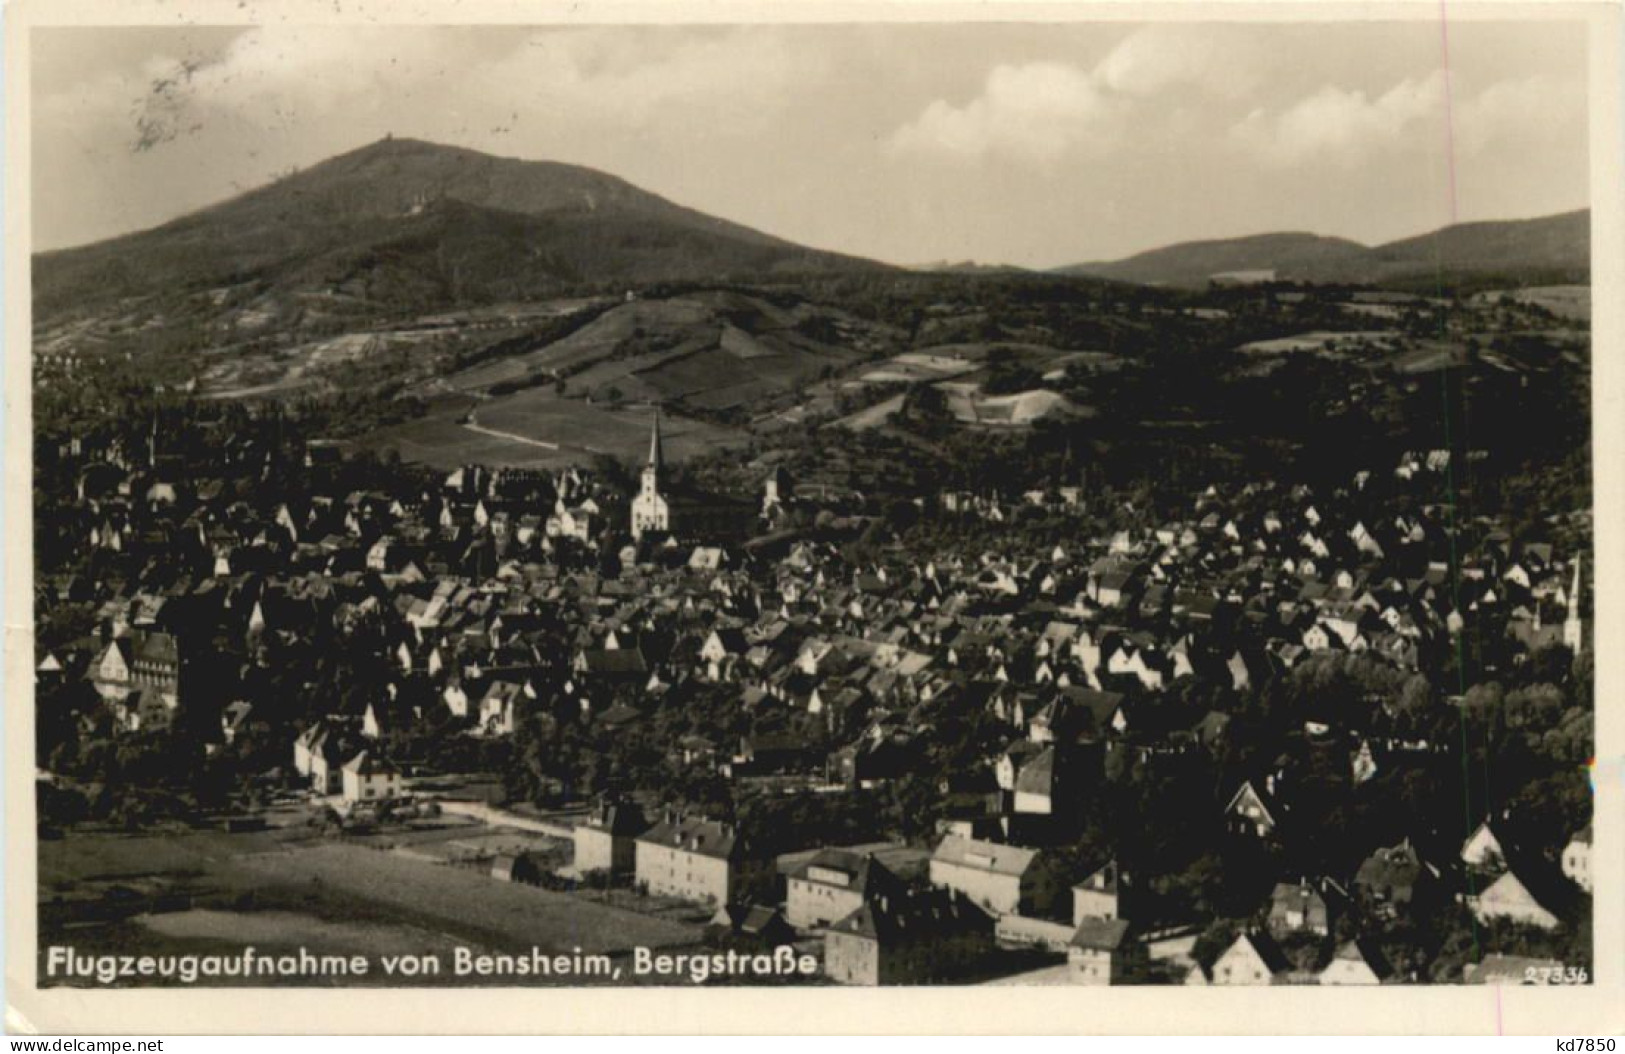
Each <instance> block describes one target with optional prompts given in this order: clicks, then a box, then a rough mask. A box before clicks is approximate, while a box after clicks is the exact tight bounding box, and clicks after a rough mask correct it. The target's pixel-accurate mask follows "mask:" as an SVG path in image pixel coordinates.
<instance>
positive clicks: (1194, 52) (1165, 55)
mask: <svg viewBox="0 0 1625 1054" xmlns="http://www.w3.org/2000/svg"><path fill="white" fill-rule="evenodd" d="M1261 57H1262V56H1260V55H1259V54H1258V49H1257V47H1256V46H1255V45H1254V44H1253V43H1252V42H1251V41H1250V40H1248V39H1246V38H1243V37H1241V36H1238V35H1237V34H1236V33H1235V32H1234V31H1233V30H1232V29H1230V28H1229V27H1224V26H1150V27H1148V28H1146V29H1142V30H1139V31H1138V32H1135V33H1133V34H1130V35H1129V36H1128V37H1126V38H1124V39H1123V41H1122V42H1121V43H1119V44H1118V45H1117V47H1115V48H1113V49H1112V51H1111V52H1110V53H1109V54H1108V55H1107V56H1106V57H1105V58H1104V59H1103V60H1101V63H1100V65H1099V66H1097V67H1096V68H1095V78H1096V80H1097V81H1099V82H1100V83H1101V84H1102V85H1104V86H1105V87H1107V88H1109V89H1111V90H1112V91H1114V92H1120V93H1122V94H1125V95H1138V96H1144V95H1155V94H1157V93H1159V92H1163V91H1167V90H1168V89H1171V88H1176V87H1180V86H1183V85H1199V86H1200V87H1202V88H1203V89H1204V90H1206V91H1210V92H1218V93H1220V94H1225V95H1235V94H1241V93H1243V92H1245V91H1247V90H1248V89H1249V88H1251V87H1252V86H1253V85H1254V84H1255V83H1256V82H1257V79H1258V70H1259V69H1260V68H1261V67H1262V62H1260V61H1259V60H1260V58H1261Z"/></svg>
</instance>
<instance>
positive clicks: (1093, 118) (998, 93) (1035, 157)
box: [891, 62, 1116, 162]
mask: <svg viewBox="0 0 1625 1054" xmlns="http://www.w3.org/2000/svg"><path fill="white" fill-rule="evenodd" d="M1115 112H1116V111H1115V107H1114V106H1113V104H1112V101H1111V100H1110V99H1109V98H1107V97H1106V95H1105V94H1103V93H1102V92H1101V91H1100V89H1099V87H1098V86H1097V85H1096V83H1095V80H1094V78H1093V77H1091V76H1090V75H1089V74H1088V73H1086V72H1084V71H1082V70H1079V69H1078V68H1076V67H1074V66H1067V65H1064V64H1062V63H1056V62H1033V63H1028V64H1026V65H1021V66H995V67H994V68H993V71H992V72H991V73H989V74H988V76H987V82H986V84H985V85H984V86H983V88H982V93H981V94H980V95H978V96H977V97H976V98H974V99H972V100H971V101H970V102H968V103H966V104H965V105H964V106H954V105H952V104H950V103H948V102H946V101H945V100H942V99H938V100H936V101H935V102H932V103H931V104H930V105H929V106H927V107H926V108H925V110H924V111H923V112H921V113H920V115H919V116H918V117H916V118H915V119H914V120H913V121H910V122H909V123H908V124H906V125H904V126H903V127H901V128H899V129H897V131H896V132H894V133H893V134H892V137H891V145H892V147H893V148H894V149H896V150H900V151H904V152H918V153H946V154H953V155H960V156H964V157H981V156H984V155H987V154H990V153H1009V154H1012V155H1014V156H1016V157H1018V158H1020V159H1023V160H1028V161H1037V162H1048V161H1054V160H1055V159H1057V158H1058V157H1060V156H1061V155H1062V154H1064V153H1066V152H1067V151H1068V150H1069V149H1071V148H1072V147H1074V146H1076V145H1078V144H1080V143H1084V142H1087V141H1089V140H1091V139H1098V137H1100V136H1101V135H1102V134H1103V132H1104V131H1105V129H1106V128H1107V126H1109V125H1110V124H1111V123H1112V121H1113V118H1114V116H1115Z"/></svg>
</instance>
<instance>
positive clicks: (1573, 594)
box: [1563, 555, 1585, 657]
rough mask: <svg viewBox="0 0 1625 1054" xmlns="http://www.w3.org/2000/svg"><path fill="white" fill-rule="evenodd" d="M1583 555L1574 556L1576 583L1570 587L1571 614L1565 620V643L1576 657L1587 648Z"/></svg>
mask: <svg viewBox="0 0 1625 1054" xmlns="http://www.w3.org/2000/svg"><path fill="white" fill-rule="evenodd" d="M1581 559H1582V557H1580V556H1578V555H1577V556H1575V558H1574V584H1573V585H1572V586H1570V587H1569V615H1568V618H1566V619H1564V620H1563V643H1564V644H1567V645H1568V647H1569V650H1570V651H1572V652H1573V653H1574V654H1575V656H1576V657H1578V656H1579V654H1580V652H1581V651H1582V650H1583V649H1584V648H1585V634H1584V633H1583V632H1582V629H1583V627H1582V626H1581V624H1580V561H1581Z"/></svg>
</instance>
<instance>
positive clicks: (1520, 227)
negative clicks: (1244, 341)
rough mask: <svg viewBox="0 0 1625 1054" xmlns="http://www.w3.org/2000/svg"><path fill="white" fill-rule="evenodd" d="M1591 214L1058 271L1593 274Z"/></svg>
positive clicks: (1296, 239) (1330, 278) (1248, 238)
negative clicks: (1387, 238)
mask: <svg viewBox="0 0 1625 1054" xmlns="http://www.w3.org/2000/svg"><path fill="white" fill-rule="evenodd" d="M1590 217H1591V212H1590V210H1589V209H1576V210H1571V211H1568V212H1560V213H1554V214H1552V215H1549V216H1537V217H1532V218H1528V219H1515V220H1475V221H1470V222H1466V223H1457V224H1450V225H1448V226H1445V227H1441V228H1438V229H1436V230H1432V231H1428V232H1426V233H1423V234H1418V235H1414V236H1412V237H1408V238H1400V239H1396V240H1394V241H1390V242H1384V243H1381V244H1379V245H1374V246H1368V245H1363V244H1361V243H1360V242H1356V241H1353V240H1351V239H1347V238H1336V237H1331V236H1327V235H1319V234H1314V233H1310V232H1306V231H1281V232H1269V233H1264V234H1253V235H1244V236H1241V237H1236V238H1214V239H1205V240H1200V241H1190V242H1177V243H1175V244H1173V245H1166V246H1161V247H1158V248H1155V249H1148V250H1146V251H1144V252H1140V253H1135V254H1134V255H1132V256H1127V257H1124V258H1122V259H1119V260H1106V261H1092V262H1088V263H1080V264H1069V265H1065V266H1062V267H1058V268H1054V269H1053V270H1054V273H1057V274H1067V275H1085V276H1089V277H1095V278H1108V279H1114V280H1117V281H1128V282H1139V283H1142V284H1148V285H1170V286H1202V285H1206V284H1207V282H1208V281H1210V280H1211V279H1212V278H1213V277H1214V276H1215V275H1222V274H1224V273H1226V272H1241V271H1275V272H1276V277H1277V278H1280V279H1282V280H1302V281H1322V282H1355V283H1380V282H1384V281H1395V280H1404V279H1414V278H1417V277H1420V276H1425V275H1427V274H1433V273H1445V274H1452V275H1454V274H1463V273H1467V274H1472V273H1505V274H1507V275H1508V276H1509V277H1513V278H1517V277H1519V276H1520V275H1531V276H1534V275H1548V274H1557V275H1562V274H1567V275H1571V276H1578V275H1580V274H1589V271H1590Z"/></svg>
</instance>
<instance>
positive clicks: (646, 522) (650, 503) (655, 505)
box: [632, 406, 671, 538]
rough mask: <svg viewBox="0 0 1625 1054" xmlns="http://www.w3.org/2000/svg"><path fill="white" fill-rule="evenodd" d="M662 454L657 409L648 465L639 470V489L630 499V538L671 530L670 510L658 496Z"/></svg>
mask: <svg viewBox="0 0 1625 1054" xmlns="http://www.w3.org/2000/svg"><path fill="white" fill-rule="evenodd" d="M665 461H666V458H665V451H664V450H662V449H661V445H660V407H659V406H656V407H655V415H654V424H653V425H652V426H651V427H650V430H649V463H648V464H646V465H644V466H643V485H642V487H641V488H640V489H639V490H638V494H637V497H635V498H633V499H632V537H633V538H642V537H643V535H644V532H645V531H666V530H670V529H671V507H670V505H668V504H667V502H666V499H665V498H664V497H662V496H661V493H660V475H661V471H662V469H664V467H665Z"/></svg>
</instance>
